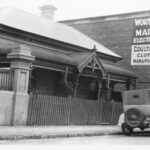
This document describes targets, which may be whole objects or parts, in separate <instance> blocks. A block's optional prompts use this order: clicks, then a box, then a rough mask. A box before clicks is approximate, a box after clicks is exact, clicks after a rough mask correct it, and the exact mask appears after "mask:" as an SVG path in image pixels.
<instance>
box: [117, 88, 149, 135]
mask: <svg viewBox="0 0 150 150" xmlns="http://www.w3.org/2000/svg"><path fill="white" fill-rule="evenodd" d="M122 98H123V111H124V114H122V116H121V118H124V121H123V123H121V129H122V131H123V132H124V133H125V134H130V133H132V132H133V129H134V128H140V129H141V130H144V129H145V128H149V124H150V89H142V90H129V91H123V92H122ZM121 118H120V120H122V119H121Z"/></svg>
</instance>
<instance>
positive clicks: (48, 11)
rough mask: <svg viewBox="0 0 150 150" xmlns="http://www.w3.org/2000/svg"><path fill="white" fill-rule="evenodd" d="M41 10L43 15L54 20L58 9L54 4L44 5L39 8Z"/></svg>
mask: <svg viewBox="0 0 150 150" xmlns="http://www.w3.org/2000/svg"><path fill="white" fill-rule="evenodd" d="M39 9H40V10H41V16H42V17H44V18H46V19H49V20H54V11H55V10H56V9H57V8H56V7H54V6H53V5H44V6H41V7H40V8H39Z"/></svg>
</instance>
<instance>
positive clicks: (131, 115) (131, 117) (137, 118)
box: [125, 108, 144, 128]
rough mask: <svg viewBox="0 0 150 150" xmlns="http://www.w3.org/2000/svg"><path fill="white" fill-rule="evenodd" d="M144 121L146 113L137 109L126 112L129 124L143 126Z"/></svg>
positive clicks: (134, 126)
mask: <svg viewBox="0 0 150 150" xmlns="http://www.w3.org/2000/svg"><path fill="white" fill-rule="evenodd" d="M143 121H144V115H143V114H142V113H141V112H140V111H139V110H137V109H134V108H132V109H129V110H127V111H126V113H125V122H126V124H127V125H128V126H130V127H132V128H136V127H139V126H141V124H142V123H143Z"/></svg>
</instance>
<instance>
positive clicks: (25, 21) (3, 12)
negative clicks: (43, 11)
mask: <svg viewBox="0 0 150 150" xmlns="http://www.w3.org/2000/svg"><path fill="white" fill-rule="evenodd" d="M0 24H3V25H6V26H9V27H12V28H15V29H19V30H23V31H26V32H29V33H33V34H36V35H40V36H43V37H47V38H50V39H54V40H58V41H61V42H65V43H69V44H73V45H77V46H80V47H83V48H87V49H90V50H91V49H93V47H94V45H95V46H96V48H97V51H98V52H101V53H104V54H107V55H111V56H115V57H118V58H121V56H119V55H118V54H116V53H114V52H112V51H111V50H109V49H108V48H106V47H104V46H103V45H101V44H99V43H98V42H96V41H94V40H93V39H91V38H89V37H88V36H86V35H84V34H83V33H81V32H79V31H77V30H76V29H74V28H73V27H70V26H67V25H64V24H62V23H58V22H54V21H50V20H48V19H45V18H43V17H40V16H36V15H33V14H30V13H28V12H25V11H22V10H19V9H16V8H12V7H6V8H1V9H0Z"/></svg>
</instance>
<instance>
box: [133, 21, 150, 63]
mask: <svg viewBox="0 0 150 150" xmlns="http://www.w3.org/2000/svg"><path fill="white" fill-rule="evenodd" d="M131 65H150V18H140V19H135V20H134V34H133V40H132V50H131Z"/></svg>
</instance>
